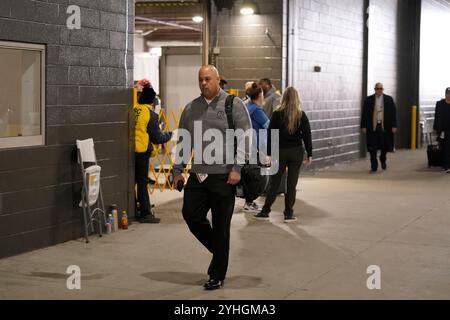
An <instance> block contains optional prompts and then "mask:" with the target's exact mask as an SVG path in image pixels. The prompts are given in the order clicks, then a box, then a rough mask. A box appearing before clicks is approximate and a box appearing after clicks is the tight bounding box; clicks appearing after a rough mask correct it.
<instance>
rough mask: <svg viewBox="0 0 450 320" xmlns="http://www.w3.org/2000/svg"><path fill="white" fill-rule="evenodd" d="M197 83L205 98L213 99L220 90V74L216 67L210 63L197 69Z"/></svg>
mask: <svg viewBox="0 0 450 320" xmlns="http://www.w3.org/2000/svg"><path fill="white" fill-rule="evenodd" d="M198 84H199V87H200V91H201V92H202V95H203V96H204V97H205V98H206V99H208V100H212V99H214V98H215V97H216V96H217V95H218V94H219V92H220V75H219V71H218V70H217V68H216V67H214V66H212V65H206V66H202V67H201V68H200V70H199V71H198Z"/></svg>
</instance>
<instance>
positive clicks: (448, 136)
mask: <svg viewBox="0 0 450 320" xmlns="http://www.w3.org/2000/svg"><path fill="white" fill-rule="evenodd" d="M433 130H434V131H436V133H437V135H438V139H439V140H440V142H441V143H442V147H443V151H444V154H443V159H442V160H443V163H442V166H443V167H444V170H445V171H446V172H447V173H450V87H449V88H447V89H446V90H445V99H442V100H440V101H438V102H437V103H436V111H435V114H434V125H433Z"/></svg>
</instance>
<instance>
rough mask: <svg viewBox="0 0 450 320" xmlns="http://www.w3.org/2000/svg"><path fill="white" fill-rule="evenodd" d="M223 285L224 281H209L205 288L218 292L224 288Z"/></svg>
mask: <svg viewBox="0 0 450 320" xmlns="http://www.w3.org/2000/svg"><path fill="white" fill-rule="evenodd" d="M223 284H224V283H223V280H216V279H209V280H208V281H207V282H205V284H204V285H203V288H205V290H208V291H211V290H217V289H220V288H222V286H223Z"/></svg>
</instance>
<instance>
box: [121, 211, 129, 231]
mask: <svg viewBox="0 0 450 320" xmlns="http://www.w3.org/2000/svg"><path fill="white" fill-rule="evenodd" d="M121 222H122V224H121V225H122V229H124V230H126V229H128V216H127V212H126V211H125V210H123V211H122V219H121Z"/></svg>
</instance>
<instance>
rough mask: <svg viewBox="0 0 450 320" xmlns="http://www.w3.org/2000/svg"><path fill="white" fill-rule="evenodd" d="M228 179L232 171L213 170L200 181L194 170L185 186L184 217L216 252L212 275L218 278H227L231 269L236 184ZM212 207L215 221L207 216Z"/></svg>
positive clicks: (212, 264) (210, 249) (193, 229)
mask: <svg viewBox="0 0 450 320" xmlns="http://www.w3.org/2000/svg"><path fill="white" fill-rule="evenodd" d="M227 181H228V174H210V175H208V178H207V179H206V180H205V181H203V182H202V183H200V182H199V181H198V179H197V175H196V174H195V173H192V174H191V175H190V177H189V179H188V182H187V184H186V187H185V189H184V198H183V218H184V220H185V221H186V223H187V225H188V227H189V230H190V231H191V232H192V234H193V235H194V236H195V237H196V238H197V239H198V240H199V241H200V242H201V243H202V244H203V245H204V246H205V247H206V249H208V250H209V252H211V253H212V254H213V257H212V260H211V263H210V265H209V269H208V275H209V276H210V278H212V279H215V280H224V279H225V276H226V273H227V269H228V257H229V252H230V225H231V218H232V216H233V211H234V202H235V188H236V187H235V186H232V185H230V184H227ZM209 210H211V216H212V225H211V224H210V222H209V220H208V218H207V214H208V211H209Z"/></svg>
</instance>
